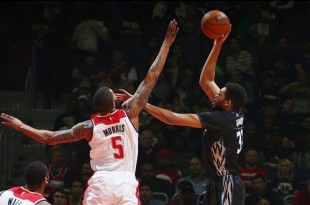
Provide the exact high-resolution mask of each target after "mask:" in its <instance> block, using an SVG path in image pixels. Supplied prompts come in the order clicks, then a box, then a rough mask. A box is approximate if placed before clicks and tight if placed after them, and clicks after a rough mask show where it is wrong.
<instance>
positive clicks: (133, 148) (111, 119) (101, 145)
mask: <svg viewBox="0 0 310 205" xmlns="http://www.w3.org/2000/svg"><path fill="white" fill-rule="evenodd" d="M92 121H93V123H94V129H93V137H92V139H91V141H90V142H89V145H90V147H91V151H90V164H91V167H92V169H93V170H94V171H119V172H131V173H135V171H136V165H137V158H138V132H137V130H136V129H135V127H134V126H133V124H132V122H131V121H130V119H129V118H128V116H127V114H126V112H125V111H124V110H122V109H116V110H115V111H114V112H113V113H111V114H108V115H104V116H100V115H96V116H94V117H93V118H92Z"/></svg>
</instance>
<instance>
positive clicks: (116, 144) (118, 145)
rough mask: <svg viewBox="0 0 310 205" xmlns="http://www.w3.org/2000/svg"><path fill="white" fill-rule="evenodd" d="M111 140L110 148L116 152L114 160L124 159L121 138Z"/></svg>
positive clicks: (116, 137)
mask: <svg viewBox="0 0 310 205" xmlns="http://www.w3.org/2000/svg"><path fill="white" fill-rule="evenodd" d="M111 140H112V147H113V149H114V150H115V151H116V152H115V153H114V158H115V159H122V158H124V148H123V145H122V138H121V136H115V137H112V138H111Z"/></svg>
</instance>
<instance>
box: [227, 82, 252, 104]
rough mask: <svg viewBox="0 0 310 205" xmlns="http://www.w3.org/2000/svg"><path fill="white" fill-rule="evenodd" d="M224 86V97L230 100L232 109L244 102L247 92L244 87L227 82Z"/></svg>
mask: <svg viewBox="0 0 310 205" xmlns="http://www.w3.org/2000/svg"><path fill="white" fill-rule="evenodd" d="M225 87H226V94H225V96H226V99H228V100H231V101H232V105H233V108H234V109H237V110H238V109H240V108H241V107H242V106H243V105H244V104H245V102H246V99H247V94H246V91H245V89H244V88H243V87H242V86H241V85H239V84H238V83H227V84H226V85H225Z"/></svg>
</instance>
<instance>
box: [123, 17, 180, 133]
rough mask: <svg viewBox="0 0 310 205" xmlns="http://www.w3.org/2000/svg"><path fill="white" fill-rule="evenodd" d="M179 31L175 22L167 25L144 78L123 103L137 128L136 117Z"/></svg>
mask: <svg viewBox="0 0 310 205" xmlns="http://www.w3.org/2000/svg"><path fill="white" fill-rule="evenodd" d="M178 31H179V28H178V26H177V22H176V20H172V21H170V23H169V26H168V29H167V32H166V35H165V39H164V41H163V43H162V45H161V48H160V50H159V53H158V55H157V57H156V59H155V60H154V62H153V63H152V65H151V67H150V68H149V70H148V72H147V74H146V77H145V78H144V80H143V81H142V82H141V84H140V85H139V87H138V89H137V90H136V92H135V93H134V95H133V96H132V97H131V98H130V99H128V100H127V101H126V102H124V103H123V107H124V109H126V110H127V112H128V114H129V116H130V118H131V120H132V122H133V123H134V124H135V125H136V127H137V126H138V119H137V118H138V116H139V114H140V113H141V111H142V110H143V108H144V106H145V104H146V103H147V101H148V99H149V97H150V95H151V92H152V90H153V88H154V86H155V84H156V82H157V80H158V77H159V75H160V73H161V72H162V70H163V67H164V64H165V62H166V59H167V56H168V53H169V48H170V46H171V45H172V43H173V42H174V40H175V37H176V35H177V33H178Z"/></svg>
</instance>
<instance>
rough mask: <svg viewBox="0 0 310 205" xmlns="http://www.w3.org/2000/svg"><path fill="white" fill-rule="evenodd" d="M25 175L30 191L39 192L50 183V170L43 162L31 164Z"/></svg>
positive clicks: (27, 167)
mask: <svg viewBox="0 0 310 205" xmlns="http://www.w3.org/2000/svg"><path fill="white" fill-rule="evenodd" d="M24 173H25V180H26V184H27V187H28V189H30V191H38V189H40V188H41V187H42V186H43V187H45V185H47V183H48V180H49V177H48V169H47V167H46V166H45V164H44V163H43V162H41V161H34V162H31V163H29V164H28V165H27V166H26V167H25V170H24Z"/></svg>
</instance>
